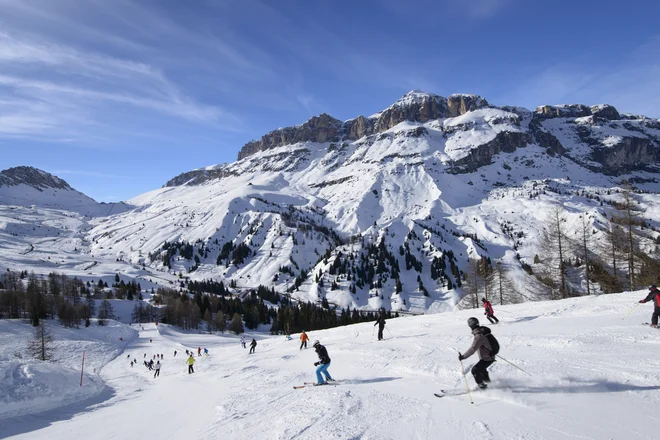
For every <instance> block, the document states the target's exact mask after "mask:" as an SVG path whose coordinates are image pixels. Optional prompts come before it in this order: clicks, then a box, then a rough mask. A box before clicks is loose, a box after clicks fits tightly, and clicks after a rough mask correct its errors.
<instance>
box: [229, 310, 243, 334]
mask: <svg viewBox="0 0 660 440" xmlns="http://www.w3.org/2000/svg"><path fill="white" fill-rule="evenodd" d="M230 330H231V331H232V332H234V333H235V334H237V335H238V334H241V333H243V332H244V331H245V329H243V321H242V320H241V315H239V314H238V313H234V316H233V317H232V319H231V325H230Z"/></svg>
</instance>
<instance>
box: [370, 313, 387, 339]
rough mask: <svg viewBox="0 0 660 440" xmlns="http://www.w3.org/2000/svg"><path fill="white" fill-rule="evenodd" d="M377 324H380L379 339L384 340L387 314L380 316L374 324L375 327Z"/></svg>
mask: <svg viewBox="0 0 660 440" xmlns="http://www.w3.org/2000/svg"><path fill="white" fill-rule="evenodd" d="M376 325H378V340H379V341H382V340H383V329H384V328H385V315H380V316H379V317H378V319H377V320H376V324H374V327H375V326H376ZM372 337H373V336H372Z"/></svg>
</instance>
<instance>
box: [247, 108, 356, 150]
mask: <svg viewBox="0 0 660 440" xmlns="http://www.w3.org/2000/svg"><path fill="white" fill-rule="evenodd" d="M342 128H343V122H342V121H340V120H338V119H335V118H333V117H332V116H330V115H327V114H325V113H322V114H321V115H319V116H314V117H313V118H311V119H310V120H309V121H307V122H305V123H304V124H302V125H298V126H296V127H287V128H280V129H277V130H274V131H271V132H270V133H268V134H266V135H265V136H263V137H262V138H261V140H258V141H251V142H248V143H247V144H245V145H244V146H243V148H241V151H240V152H239V153H238V160H241V159H243V158H245V157H248V156H251V155H253V154H255V153H257V152H259V151H265V150H270V149H272V148H277V147H281V146H283V145H290V144H295V143H297V142H337V141H338V140H339V135H340V133H341V132H342Z"/></svg>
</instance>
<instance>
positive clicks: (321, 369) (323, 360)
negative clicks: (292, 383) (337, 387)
mask: <svg viewBox="0 0 660 440" xmlns="http://www.w3.org/2000/svg"><path fill="white" fill-rule="evenodd" d="M313 346H314V350H316V354H317V355H318V356H319V361H318V362H315V363H314V366H315V367H317V368H316V384H317V385H324V384H326V383H328V382H333V381H334V379H333V378H332V376H330V373H328V367H329V366H330V356H328V350H326V348H325V347H324V346H323V345H321V343H320V342H319V341H314V345H313ZM321 374H323V376H325V379H326V380H323V376H322V375H321Z"/></svg>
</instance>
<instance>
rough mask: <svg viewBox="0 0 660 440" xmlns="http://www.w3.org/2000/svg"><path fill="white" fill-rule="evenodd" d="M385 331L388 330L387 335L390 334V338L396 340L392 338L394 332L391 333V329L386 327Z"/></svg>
mask: <svg viewBox="0 0 660 440" xmlns="http://www.w3.org/2000/svg"><path fill="white" fill-rule="evenodd" d="M385 330H387V333H389V334H390V338H392V339H394V336H392V332H391V331H390V329H389V328H387V327H385Z"/></svg>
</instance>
